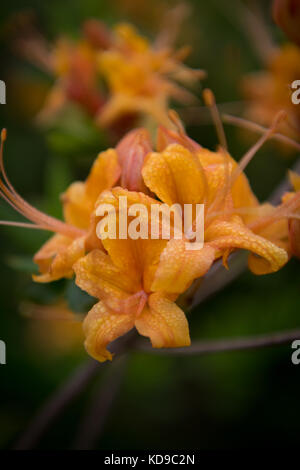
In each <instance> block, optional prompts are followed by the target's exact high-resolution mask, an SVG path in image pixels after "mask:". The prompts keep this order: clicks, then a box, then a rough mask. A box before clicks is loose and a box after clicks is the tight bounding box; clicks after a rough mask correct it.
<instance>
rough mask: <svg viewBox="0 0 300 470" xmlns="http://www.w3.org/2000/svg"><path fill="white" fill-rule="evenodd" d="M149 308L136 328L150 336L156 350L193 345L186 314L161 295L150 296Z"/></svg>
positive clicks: (145, 309)
mask: <svg viewBox="0 0 300 470" xmlns="http://www.w3.org/2000/svg"><path fill="white" fill-rule="evenodd" d="M148 305H149V307H146V308H144V310H143V312H142V314H141V315H140V316H139V317H138V318H137V319H136V321H135V326H136V328H137V330H138V332H139V333H140V334H141V335H143V336H148V337H149V338H150V340H151V343H152V346H153V347H154V348H176V347H182V346H189V345H190V344H191V340H190V335H189V326H188V322H187V319H186V316H185V314H184V312H183V311H182V310H181V309H180V308H179V307H178V306H177V305H176V304H175V303H174V302H172V301H171V300H169V299H167V298H166V297H163V296H162V295H161V294H159V293H155V294H152V295H150V297H149V300H148Z"/></svg>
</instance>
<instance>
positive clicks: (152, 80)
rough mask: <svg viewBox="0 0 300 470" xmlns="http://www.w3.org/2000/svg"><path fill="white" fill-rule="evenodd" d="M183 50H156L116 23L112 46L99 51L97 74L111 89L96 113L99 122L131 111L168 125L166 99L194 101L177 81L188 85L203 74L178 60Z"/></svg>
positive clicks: (127, 27) (128, 26)
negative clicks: (175, 51) (98, 73)
mask: <svg viewBox="0 0 300 470" xmlns="http://www.w3.org/2000/svg"><path fill="white" fill-rule="evenodd" d="M186 52H187V50H186V49H182V50H181V51H179V52H178V53H177V54H176V53H174V52H173V51H172V50H170V49H169V48H163V49H156V48H155V47H153V46H151V45H150V43H149V42H148V41H147V40H146V39H145V38H143V37H142V36H139V35H138V33H137V31H136V30H135V29H134V28H133V27H132V26H131V25H129V24H121V25H118V26H117V27H116V28H115V29H114V35H113V41H112V43H111V46H110V47H109V48H108V49H107V50H105V51H102V52H100V53H99V67H100V74H101V75H102V76H103V77H104V79H105V80H106V82H107V84H108V87H109V92H110V96H109V98H108V101H107V103H106V104H105V106H104V108H103V109H102V110H101V111H100V113H99V123H100V124H101V125H104V126H106V125H109V124H111V123H112V122H113V121H114V120H115V119H116V118H119V117H120V116H121V115H123V114H126V113H128V112H134V113H138V114H143V115H146V116H147V115H150V116H152V117H154V119H155V120H156V121H158V122H160V123H163V124H168V123H169V121H168V116H167V107H168V100H169V98H172V97H173V98H175V99H177V100H179V101H183V102H184V103H187V101H188V102H191V100H193V96H192V95H191V94H190V93H189V92H187V91H186V90H185V89H184V88H182V87H180V86H179V85H178V83H180V82H181V83H183V84H187V85H188V84H190V83H195V81H197V80H198V79H199V77H200V78H201V77H203V72H202V71H199V70H198V71H197V70H191V69H189V68H188V67H186V66H184V65H183V64H182V63H181V59H182V57H183V55H186ZM181 56H182V57H181Z"/></svg>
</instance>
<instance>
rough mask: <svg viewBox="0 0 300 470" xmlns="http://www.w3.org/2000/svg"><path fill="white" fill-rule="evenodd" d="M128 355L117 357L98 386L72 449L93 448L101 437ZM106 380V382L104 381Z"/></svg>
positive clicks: (121, 380) (118, 388)
mask: <svg viewBox="0 0 300 470" xmlns="http://www.w3.org/2000/svg"><path fill="white" fill-rule="evenodd" d="M127 359H128V357H127V356H123V357H121V358H116V359H115V361H114V362H113V363H112V365H111V367H110V368H109V369H108V370H107V375H106V377H104V379H102V380H101V383H100V385H98V386H97V388H96V392H95V396H94V397H93V399H92V403H91V404H90V405H89V406H88V410H87V413H86V415H85V416H84V418H83V420H82V422H81V423H80V425H79V428H78V435H77V436H76V438H75V441H74V444H73V446H72V449H74V450H92V449H94V448H95V444H96V442H97V440H98V439H99V438H100V437H101V435H102V433H103V430H104V428H105V424H106V421H107V418H108V415H109V413H110V411H111V409H112V406H113V404H114V402H115V399H116V398H117V396H118V393H119V391H120V387H121V385H122V382H123V378H124V375H125V372H126V365H127ZM103 380H104V382H103Z"/></svg>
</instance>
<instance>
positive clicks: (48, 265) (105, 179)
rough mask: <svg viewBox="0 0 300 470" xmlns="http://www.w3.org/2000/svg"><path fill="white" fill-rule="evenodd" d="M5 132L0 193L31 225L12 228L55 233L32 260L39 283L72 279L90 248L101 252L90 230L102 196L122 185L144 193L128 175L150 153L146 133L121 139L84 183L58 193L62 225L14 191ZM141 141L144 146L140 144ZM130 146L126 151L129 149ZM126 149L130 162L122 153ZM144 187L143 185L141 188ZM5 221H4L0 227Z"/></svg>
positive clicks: (136, 177)
mask: <svg viewBox="0 0 300 470" xmlns="http://www.w3.org/2000/svg"><path fill="white" fill-rule="evenodd" d="M5 138H6V132H5V131H2V139H1V159H0V170H1V173H2V176H3V179H4V181H0V194H1V195H2V197H3V198H4V199H5V200H6V201H7V202H9V204H11V205H12V207H13V208H14V209H16V210H17V211H18V212H20V213H21V214H22V215H24V216H25V217H26V218H27V219H29V220H30V221H31V222H33V224H32V225H27V224H22V223H21V224H18V223H16V224H14V223H13V222H12V223H7V224H11V225H21V226H26V227H30V228H41V229H45V230H50V231H52V232H55V235H54V236H53V237H52V238H50V240H49V241H47V242H46V243H45V244H44V245H43V246H42V248H41V249H40V250H39V251H38V252H37V253H36V255H35V256H34V261H35V262H36V263H37V264H38V266H39V269H40V272H41V274H40V275H38V276H34V280H35V281H37V282H50V281H54V280H57V279H60V278H62V277H67V278H69V277H72V275H73V269H72V266H73V264H74V263H75V261H76V260H77V259H79V258H80V257H81V256H84V254H85V253H86V252H87V251H89V250H91V249H94V248H99V249H101V248H102V244H101V241H100V240H99V239H98V238H97V237H96V233H93V232H92V229H91V228H92V227H93V225H92V220H93V211H94V205H95V202H96V200H97V198H98V196H99V195H100V193H101V192H102V191H103V190H105V189H109V188H111V187H113V186H114V185H115V184H116V183H117V182H119V180H120V175H121V173H122V178H121V180H120V184H122V185H124V187H126V185H127V184H128V187H130V189H143V187H144V185H143V183H142V181H141V176H140V174H139V173H138V172H137V173H136V174H135V175H132V169H133V167H134V166H135V165H136V166H137V167H138V168H141V166H142V164H143V159H144V158H145V156H146V154H147V153H148V147H149V145H150V137H149V135H148V133H147V131H144V130H136V131H132V132H131V133H130V134H129V135H128V136H126V137H125V138H124V139H122V140H121V141H120V143H119V145H118V148H117V149H116V150H115V149H109V150H107V151H106V152H101V153H100V154H99V155H98V157H97V159H96V160H95V162H94V164H93V167H92V169H91V171H90V174H89V176H88V178H87V180H86V181H85V182H75V183H73V184H71V186H70V187H69V188H68V189H67V190H66V192H65V193H64V194H63V195H62V203H63V210H64V219H65V222H62V221H60V220H58V219H55V218H53V217H50V216H48V215H46V214H44V213H42V212H40V211H38V210H37V209H35V208H33V207H32V206H30V205H29V204H28V203H27V202H26V201H24V200H23V199H22V198H21V197H20V196H19V195H18V194H17V193H16V191H15V190H14V188H13V187H12V185H11V183H10V182H9V180H8V178H7V175H6V172H5V169H4V165H3V142H4V140H5ZM141 141H142V144H141ZM129 143H130V151H129V147H128V145H129ZM126 151H128V152H129V153H128V162H127V160H126V158H125V152H126ZM141 185H142V186H141ZM4 223H5V222H2V224H4Z"/></svg>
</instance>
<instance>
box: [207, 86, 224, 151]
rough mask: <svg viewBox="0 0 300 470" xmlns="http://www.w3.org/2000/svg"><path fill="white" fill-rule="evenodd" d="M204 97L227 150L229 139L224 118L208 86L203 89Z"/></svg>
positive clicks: (222, 145) (221, 142) (220, 139)
mask: <svg viewBox="0 0 300 470" xmlns="http://www.w3.org/2000/svg"><path fill="white" fill-rule="evenodd" d="M203 99H204V103H205V104H206V106H207V107H208V108H209V109H210V112H211V116H212V119H213V122H214V125H215V128H216V131H217V136H218V139H219V143H220V145H221V147H223V149H224V150H227V140H226V135H225V131H224V127H223V123H222V119H221V116H220V113H219V111H218V108H217V105H216V100H215V96H214V94H213V92H212V91H211V90H210V89H209V88H206V89H205V90H203Z"/></svg>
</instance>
